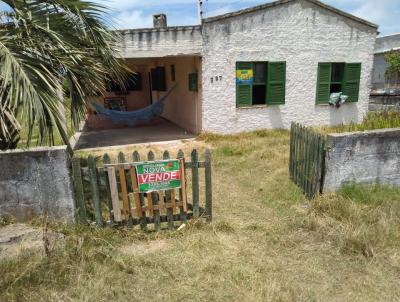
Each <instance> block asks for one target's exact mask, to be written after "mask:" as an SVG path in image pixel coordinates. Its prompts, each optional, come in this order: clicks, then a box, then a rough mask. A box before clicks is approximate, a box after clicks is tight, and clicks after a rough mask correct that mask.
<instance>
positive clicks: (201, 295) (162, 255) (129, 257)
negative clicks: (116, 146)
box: [0, 131, 400, 301]
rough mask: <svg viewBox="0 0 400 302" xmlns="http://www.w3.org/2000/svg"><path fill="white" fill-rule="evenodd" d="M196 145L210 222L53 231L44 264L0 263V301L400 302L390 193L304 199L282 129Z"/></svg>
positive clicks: (354, 190) (396, 203)
mask: <svg viewBox="0 0 400 302" xmlns="http://www.w3.org/2000/svg"><path fill="white" fill-rule="evenodd" d="M201 139H202V140H203V141H197V142H195V143H194V144H195V145H196V147H199V148H200V147H201V146H203V147H202V148H204V147H205V146H206V145H207V146H209V147H211V148H212V150H213V180H214V182H213V184H214V190H213V193H214V222H213V223H212V224H211V225H207V224H205V223H203V222H200V221H199V222H195V223H192V224H191V225H189V226H187V227H186V228H185V229H184V230H182V231H173V232H171V231H166V230H165V231H162V232H160V233H154V232H149V233H143V232H141V231H140V230H137V229H134V230H112V229H97V228H95V227H71V226H65V225H58V224H54V225H52V226H51V228H52V229H54V230H57V231H59V232H63V233H64V234H65V236H66V244H65V248H63V249H61V248H60V249H59V250H56V251H53V252H52V253H51V255H50V256H49V257H45V256H43V255H41V254H38V253H33V254H27V255H26V256H24V257H21V258H17V259H14V260H7V261H6V260H3V261H0V271H1V277H0V300H1V301H161V300H163V301H395V300H397V299H398V297H400V287H399V286H398V277H399V269H400V256H399V255H400V254H399V248H400V240H399V239H400V238H399V236H400V235H399V234H400V198H398V197H399V196H400V191H399V190H398V189H395V188H389V187H368V188H364V187H359V186H355V185H354V186H349V187H346V188H345V189H343V190H342V191H341V192H339V193H338V194H331V195H326V196H323V197H318V198H317V199H316V200H314V201H313V202H311V203H310V202H308V201H307V200H306V199H305V198H304V196H303V194H302V192H301V191H300V189H299V188H298V187H296V186H295V185H294V184H293V183H292V182H291V181H290V180H289V176H288V167H287V166H288V156H289V153H288V148H289V134H288V132H286V131H258V132H253V133H248V134H242V135H237V136H215V135H203V136H202V137H201ZM180 147H183V148H186V150H189V149H190V147H191V146H190V144H188V145H184V146H180ZM161 149H164V148H163V147H162V148H161ZM118 151H119V150H117V151H115V153H114V154H117V153H118ZM126 151H127V152H128V151H129V152H132V150H126ZM140 151H141V153H142V154H145V153H146V152H147V151H148V149H147V147H144V148H142V149H141V150H140ZM159 154H161V150H159ZM98 155H99V154H98ZM34 223H36V224H40V223H41V222H40V221H36V222H34Z"/></svg>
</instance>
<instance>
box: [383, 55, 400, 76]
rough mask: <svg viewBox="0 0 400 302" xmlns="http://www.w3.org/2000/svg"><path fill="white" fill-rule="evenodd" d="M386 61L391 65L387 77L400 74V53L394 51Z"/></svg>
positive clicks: (386, 57) (387, 56)
mask: <svg viewBox="0 0 400 302" xmlns="http://www.w3.org/2000/svg"><path fill="white" fill-rule="evenodd" d="M385 60H386V62H387V63H388V64H389V66H388V68H387V70H386V76H389V77H390V76H392V75H395V74H400V51H399V50H394V51H391V52H389V53H387V54H386V55H385Z"/></svg>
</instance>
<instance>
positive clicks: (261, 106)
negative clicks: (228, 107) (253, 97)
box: [236, 105, 270, 109]
mask: <svg viewBox="0 0 400 302" xmlns="http://www.w3.org/2000/svg"><path fill="white" fill-rule="evenodd" d="M269 106H270V105H253V106H241V107H236V109H253V108H267V107H269Z"/></svg>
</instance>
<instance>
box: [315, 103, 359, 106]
mask: <svg viewBox="0 0 400 302" xmlns="http://www.w3.org/2000/svg"><path fill="white" fill-rule="evenodd" d="M357 103H358V102H346V103H344V104H342V105H340V106H343V105H348V104H357ZM315 106H316V107H335V106H333V105H330V104H328V103H327V104H315Z"/></svg>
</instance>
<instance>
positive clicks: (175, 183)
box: [136, 160, 182, 193]
mask: <svg viewBox="0 0 400 302" xmlns="http://www.w3.org/2000/svg"><path fill="white" fill-rule="evenodd" d="M136 173H137V180H138V187H139V193H148V192H153V191H160V190H169V189H176V188H181V186H182V179H181V169H180V162H179V160H163V161H155V162H143V163H137V164H136Z"/></svg>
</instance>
